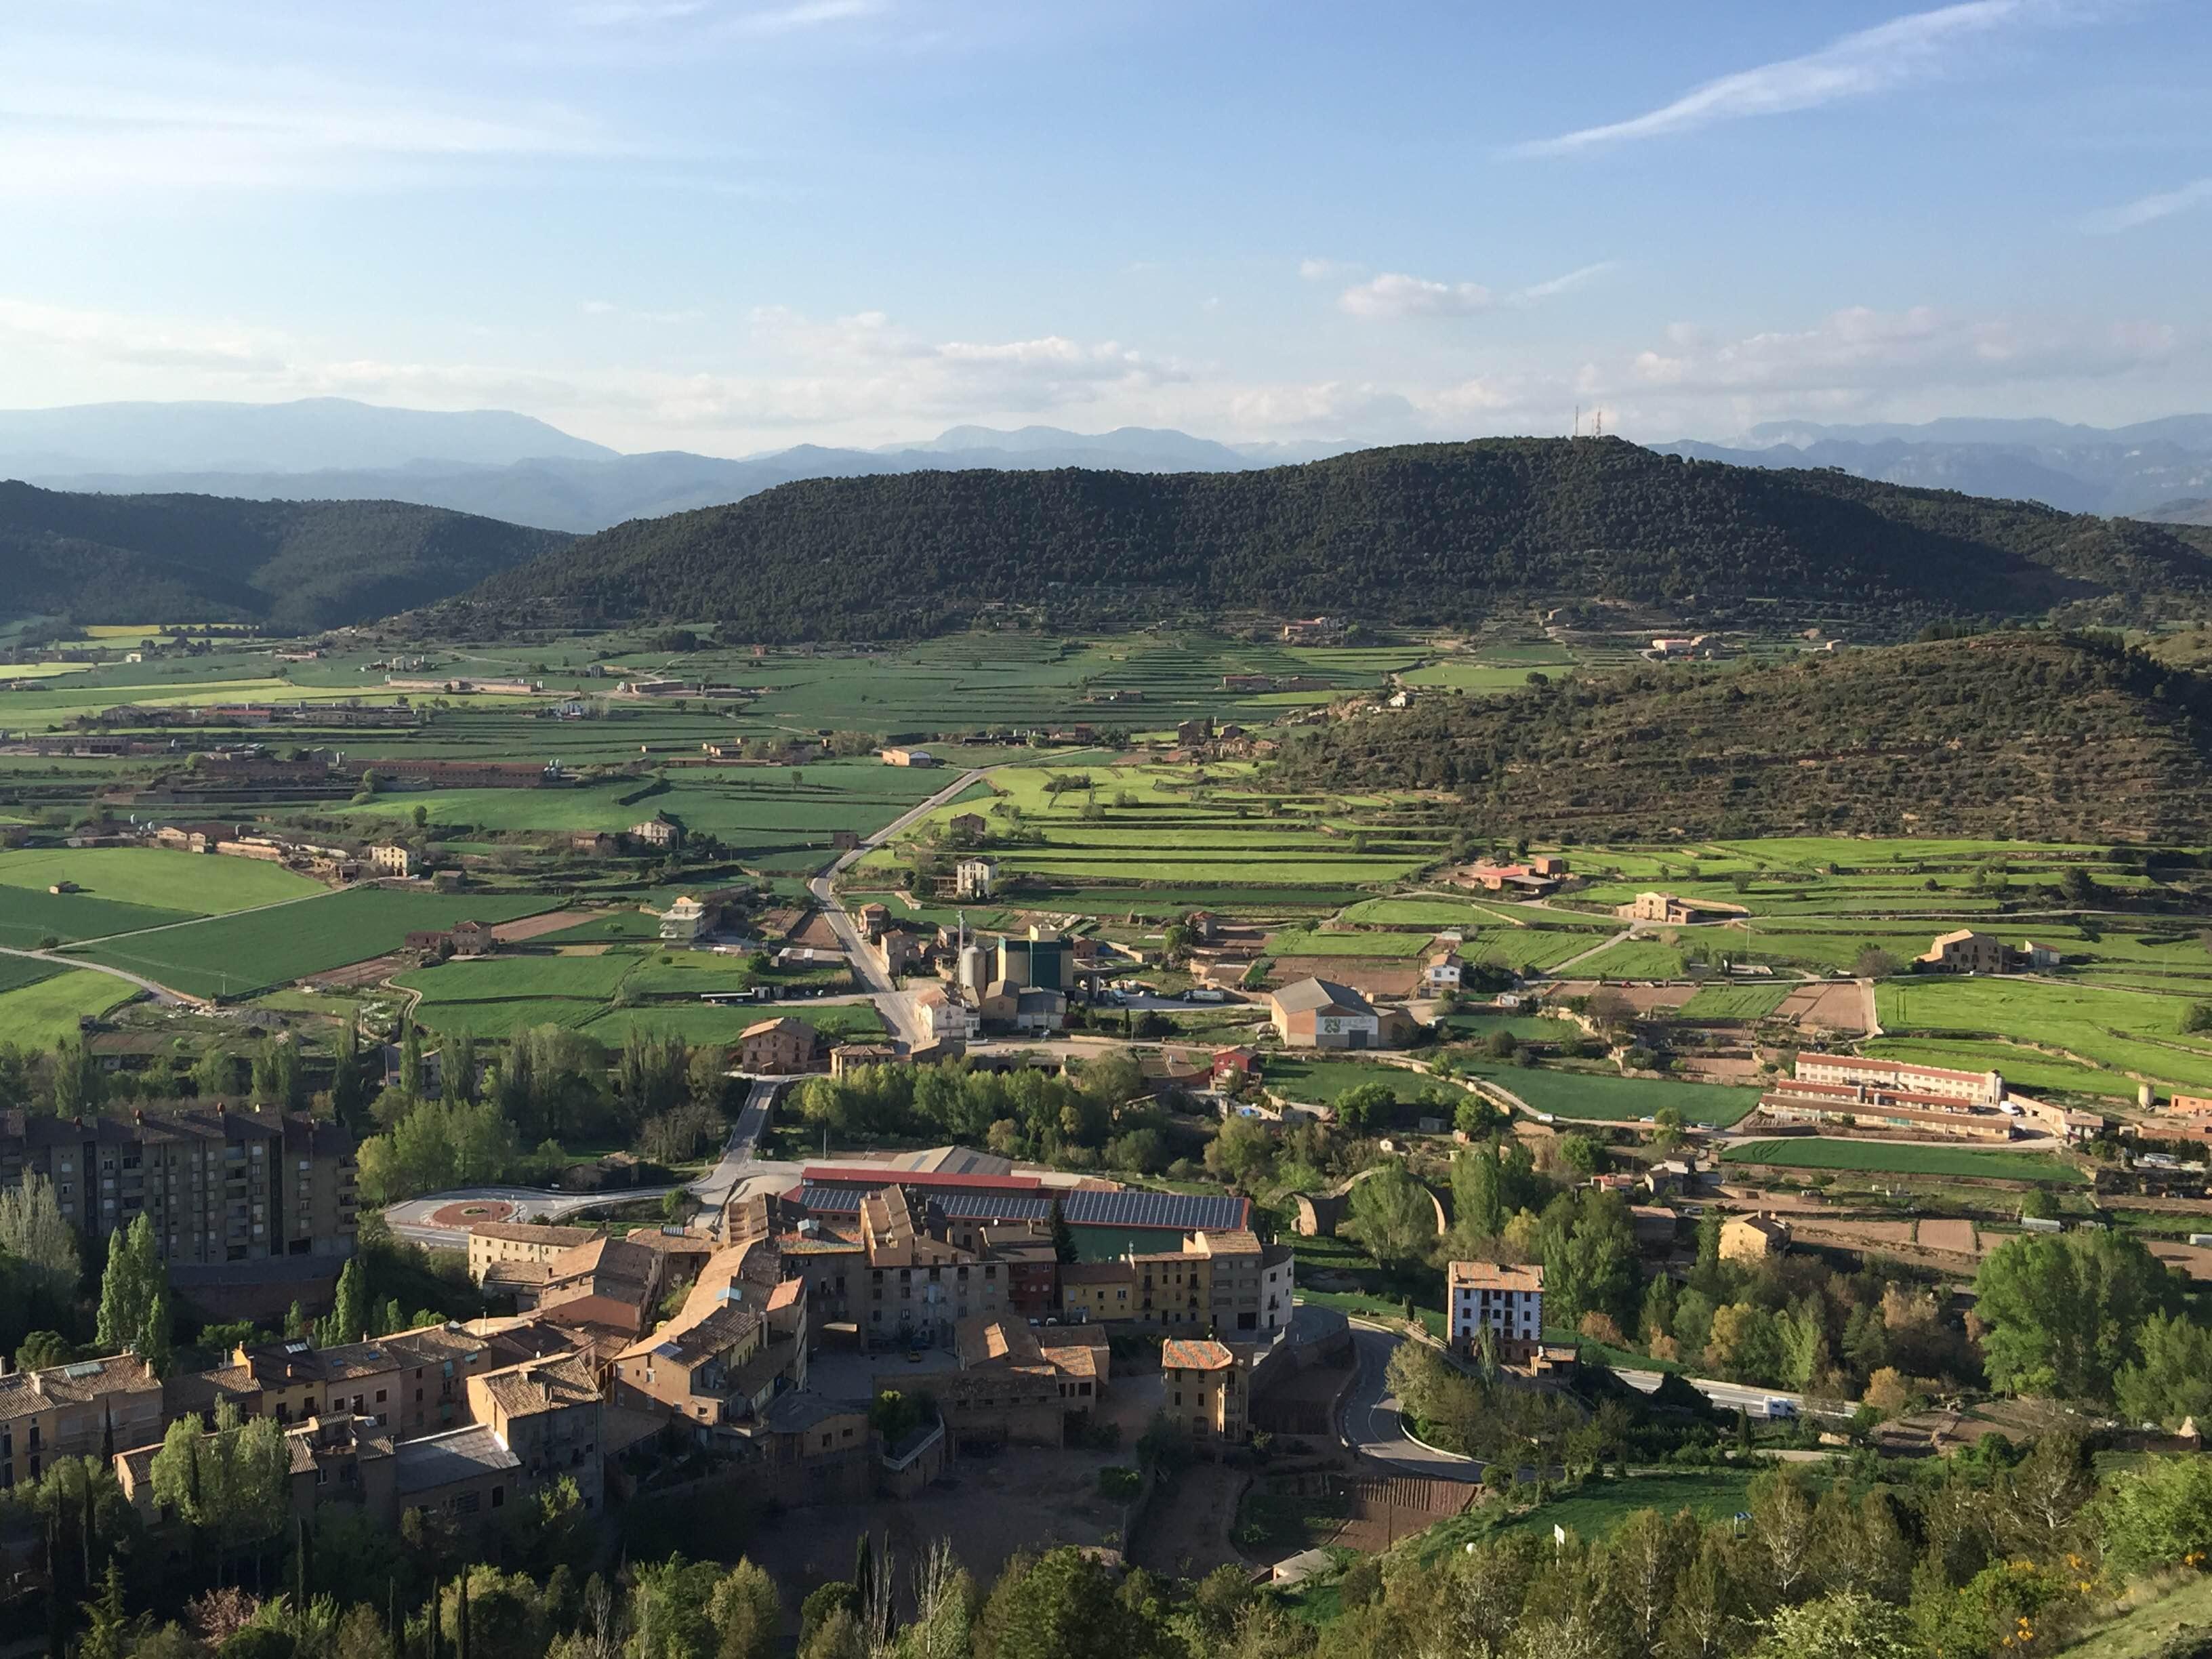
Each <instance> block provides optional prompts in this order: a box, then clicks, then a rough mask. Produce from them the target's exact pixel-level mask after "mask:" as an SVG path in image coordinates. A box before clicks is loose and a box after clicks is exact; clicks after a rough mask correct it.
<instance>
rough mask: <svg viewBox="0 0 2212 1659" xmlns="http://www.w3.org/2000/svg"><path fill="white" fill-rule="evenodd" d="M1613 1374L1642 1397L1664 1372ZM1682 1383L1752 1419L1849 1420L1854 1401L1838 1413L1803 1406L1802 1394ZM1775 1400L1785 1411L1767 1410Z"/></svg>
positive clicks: (1709, 1381)
mask: <svg viewBox="0 0 2212 1659" xmlns="http://www.w3.org/2000/svg"><path fill="white" fill-rule="evenodd" d="M1613 1375H1614V1376H1617V1377H1619V1378H1620V1380H1621V1381H1622V1382H1624V1383H1627V1384H1628V1386H1629V1387H1630V1388H1632V1389H1640V1390H1641V1391H1643V1392H1644V1393H1645V1394H1650V1393H1651V1392H1652V1391H1653V1390H1654V1389H1656V1388H1658V1386H1659V1383H1660V1379H1661V1378H1662V1376H1663V1375H1664V1373H1662V1372H1660V1371H1638V1370H1616V1371H1615V1372H1613ZM1685 1380H1686V1381H1687V1382H1688V1383H1689V1385H1690V1386H1691V1387H1692V1388H1693V1389H1696V1390H1697V1391H1698V1392H1699V1394H1701V1395H1705V1398H1706V1399H1708V1400H1710V1401H1712V1402H1713V1404H1714V1405H1716V1406H1718V1407H1720V1408H1721V1409H1722V1410H1723V1411H1730V1412H1737V1411H1740V1412H1747V1413H1750V1414H1751V1415H1752V1416H1753V1417H1802V1416H1808V1415H1809V1416H1814V1417H1837V1418H1845V1417H1849V1416H1850V1414H1851V1413H1852V1412H1854V1411H1855V1410H1857V1404H1856V1402H1854V1401H1843V1402H1840V1403H1841V1409H1839V1410H1828V1409H1826V1408H1824V1407H1820V1406H1815V1405H1809V1404H1808V1403H1807V1401H1806V1399H1805V1396H1804V1395H1802V1394H1791V1393H1790V1392H1789V1391H1788V1390H1787V1389H1753V1388H1747V1387H1745V1386H1744V1385H1743V1384H1741V1383H1722V1382H1717V1381H1716V1380H1714V1379H1713V1378H1711V1377H1703V1376H1692V1377H1689V1378H1686V1379H1685ZM1772 1401H1786V1402H1787V1409H1785V1410H1783V1411H1775V1410H1772V1409H1771V1402H1772Z"/></svg>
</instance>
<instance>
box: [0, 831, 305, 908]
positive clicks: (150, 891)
mask: <svg viewBox="0 0 2212 1659" xmlns="http://www.w3.org/2000/svg"><path fill="white" fill-rule="evenodd" d="M59 881H73V882H75V883H76V884H77V885H78V886H79V887H81V888H82V889H83V890H84V892H83V895H82V896H85V897H90V898H96V899H101V900H106V901H109V902H115V903H120V904H131V905H138V906H143V907H144V908H149V909H156V910H174V911H181V912H183V913H184V914H185V915H201V916H216V915H228V913H229V912H231V911H233V910H245V909H250V908H252V907H253V906H255V905H258V904H277V903H281V902H283V901H284V900H286V899H296V898H307V897H308V896H311V895H313V894H316V893H320V892H324V891H325V890H326V889H325V887H324V886H323V884H322V883H320V882H319V881H316V880H314V879H313V878H310V877H307V876H303V875H301V874H300V873H299V872H296V871H293V870H287V869H285V868H284V867H283V866H281V865H276V864H264V863H263V862H262V861H261V860H258V859H234V858H222V857H219V856H212V855H210V854H204V853H179V852H173V851H171V850H170V849H169V848H164V847H83V848H52V849H47V848H37V849H26V850H22V851H18V852H11V853H0V886H8V887H29V888H38V889H45V888H46V887H49V886H52V884H54V883H56V882H59Z"/></svg>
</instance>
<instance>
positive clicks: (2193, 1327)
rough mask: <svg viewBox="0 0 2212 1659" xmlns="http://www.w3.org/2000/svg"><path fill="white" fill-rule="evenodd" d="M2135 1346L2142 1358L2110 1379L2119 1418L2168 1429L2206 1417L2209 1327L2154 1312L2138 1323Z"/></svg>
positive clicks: (2211, 1376)
mask: <svg viewBox="0 0 2212 1659" xmlns="http://www.w3.org/2000/svg"><path fill="white" fill-rule="evenodd" d="M2137 1348H2138V1351H2139V1352H2140V1353H2141V1355H2142V1358H2139V1359H2137V1360H2136V1361H2135V1362H2133V1363H2132V1364H2126V1365H2123V1366H2122V1367H2120V1369H2119V1370H2118V1373H2117V1374H2116V1375H2115V1376H2113V1379H2112V1397H2113V1399H2114V1400H2115V1401H2117V1402H2118V1406H2119V1408H2120V1414H2121V1415H2122V1416H2124V1417H2125V1418H2127V1419H2130V1421H2132V1422H2136V1423H2162V1424H2164V1425H2166V1427H2168V1428H2178V1427H2179V1425H2180V1424H2181V1421H2182V1419H2185V1418H2190V1417H2193V1418H2196V1419H2197V1420H2198V1422H2199V1423H2200V1424H2201V1423H2203V1422H2206V1421H2208V1420H2212V1328H2208V1327H2205V1326H2203V1325H2199V1324H2197V1323H2196V1322H2193V1321H2191V1320H2190V1319H2188V1318H2186V1317H2185V1316H2179V1315H2174V1314H2163V1313H2154V1314H2153V1315H2152V1316H2150V1317H2149V1318H2148V1320H2146V1321H2145V1322H2143V1327H2142V1333H2141V1334H2140V1336H2139V1337H2138V1339H2137Z"/></svg>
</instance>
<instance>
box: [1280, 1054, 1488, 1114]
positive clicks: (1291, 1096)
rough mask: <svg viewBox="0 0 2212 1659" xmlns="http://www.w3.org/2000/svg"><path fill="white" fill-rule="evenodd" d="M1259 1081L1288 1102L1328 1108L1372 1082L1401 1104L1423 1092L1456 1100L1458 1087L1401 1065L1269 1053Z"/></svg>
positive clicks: (1416, 1098)
mask: <svg viewBox="0 0 2212 1659" xmlns="http://www.w3.org/2000/svg"><path fill="white" fill-rule="evenodd" d="M1260 1080H1261V1082H1262V1083H1264V1084H1266V1085H1267V1087H1268V1088H1269V1089H1271V1090H1273V1091H1274V1092H1275V1093H1277V1094H1279V1095H1281V1096H1283V1097H1285V1099H1288V1100H1294V1101H1298V1102H1301V1103H1305V1104H1309V1105H1321V1106H1326V1105H1328V1104H1330V1103H1333V1102H1334V1100H1335V1099H1336V1097H1338V1096H1339V1095H1340V1094H1342V1093H1343V1092H1344V1091H1346V1090H1347V1089H1357V1088H1359V1087H1361V1086H1363V1085H1366V1084H1370V1083H1383V1084H1388V1085H1389V1088H1390V1092H1391V1093H1392V1095H1394V1096H1395V1097H1396V1098H1397V1100H1398V1103H1400V1104H1401V1105H1410V1104H1411V1103H1413V1102H1414V1101H1416V1100H1419V1098H1420V1096H1421V1091H1423V1090H1424V1089H1441V1090H1443V1091H1444V1092H1445V1093H1446V1094H1447V1095H1449V1096H1450V1097H1452V1098H1453V1099H1455V1100H1456V1099H1457V1098H1458V1097H1459V1095H1460V1093H1461V1091H1460V1089H1459V1086H1458V1085H1456V1084H1451V1083H1447V1082H1445V1081H1444V1080H1443V1079H1441V1078H1432V1077H1426V1076H1424V1075H1423V1074H1422V1073H1419V1072H1412V1071H1408V1070H1407V1069H1406V1068H1405V1067H1404V1066H1386V1065H1383V1064H1381V1063H1379V1062H1376V1061H1367V1060H1306V1059H1303V1058H1295V1059H1294V1058H1292V1057H1291V1056H1290V1055H1288V1054H1267V1055H1266V1056H1265V1057H1263V1058H1262V1059H1261V1062H1260Z"/></svg>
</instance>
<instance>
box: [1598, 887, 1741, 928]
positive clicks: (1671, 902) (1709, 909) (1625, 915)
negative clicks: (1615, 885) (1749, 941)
mask: <svg viewBox="0 0 2212 1659" xmlns="http://www.w3.org/2000/svg"><path fill="white" fill-rule="evenodd" d="M1743 914H1744V909H1743V907H1742V906H1741V905H1740V904H1715V903H1712V902H1709V901H1707V900H1705V899H1686V898H1683V897H1681V896H1680V895H1678V894H1674V893H1638V895H1637V896H1635V897H1634V898H1633V899H1632V900H1631V901H1629V902H1627V903H1626V904H1618V905H1615V906H1614V907H1613V915H1616V916H1618V917H1620V919H1621V920H1622V921H1657V922H1665V923H1669V924H1673V925H1676V926H1681V927H1694V926H1695V925H1697V924H1698V923H1699V922H1707V921H1728V920H1729V918H1730V917H1732V916H1740V915H1743Z"/></svg>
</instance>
